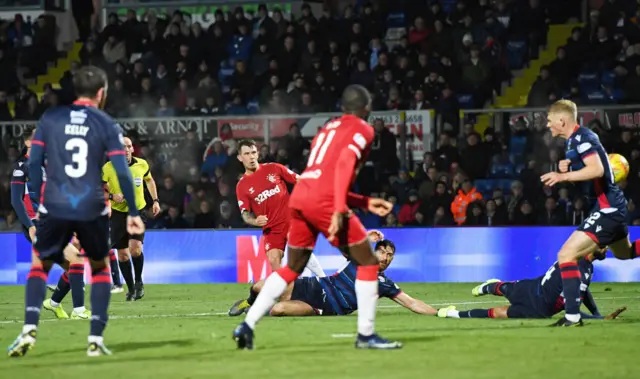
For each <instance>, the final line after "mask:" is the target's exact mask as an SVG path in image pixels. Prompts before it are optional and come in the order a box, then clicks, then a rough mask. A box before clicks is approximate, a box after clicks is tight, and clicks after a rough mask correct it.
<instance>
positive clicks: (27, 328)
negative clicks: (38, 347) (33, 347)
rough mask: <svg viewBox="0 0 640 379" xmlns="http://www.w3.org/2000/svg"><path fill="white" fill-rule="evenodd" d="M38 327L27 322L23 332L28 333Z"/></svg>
mask: <svg viewBox="0 0 640 379" xmlns="http://www.w3.org/2000/svg"><path fill="white" fill-rule="evenodd" d="M37 328H38V327H37V326H36V325H33V324H26V325H24V326H23V327H22V334H27V333H29V332H30V331H32V330H36V329H37Z"/></svg>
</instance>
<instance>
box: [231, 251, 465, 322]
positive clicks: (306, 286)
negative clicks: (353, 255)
mask: <svg viewBox="0 0 640 379" xmlns="http://www.w3.org/2000/svg"><path fill="white" fill-rule="evenodd" d="M395 250H396V247H395V245H394V244H393V242H391V241H389V240H380V241H378V242H377V243H376V246H375V254H376V256H377V257H378V260H379V261H380V271H379V272H378V293H379V294H380V297H387V298H389V299H391V300H393V301H395V302H396V303H398V304H400V305H402V306H403V307H405V308H407V309H409V310H411V311H413V312H415V313H419V314H423V315H431V316H433V315H436V314H437V313H438V311H437V310H436V309H435V308H433V307H431V306H430V305H427V304H425V303H424V302H422V301H420V300H417V299H414V298H412V297H411V296H409V295H407V294H406V293H404V292H402V290H400V288H399V287H398V286H397V285H396V284H395V283H394V282H393V281H392V280H391V279H389V278H387V277H386V276H385V275H384V270H386V269H387V268H388V267H389V265H390V264H391V262H392V261H393V257H394V255H395ZM356 268H357V265H356V264H355V263H354V262H351V261H349V262H347V264H346V265H345V266H344V268H342V269H341V270H339V271H338V272H336V273H335V274H334V275H332V276H328V277H324V278H318V277H309V278H298V279H296V280H295V281H294V282H293V283H290V284H289V285H288V286H287V289H286V290H285V292H284V293H283V295H282V297H280V301H279V302H278V303H276V304H275V305H274V306H273V307H272V308H271V311H270V312H269V314H270V315H271V316H315V315H323V316H335V315H339V316H341V315H348V314H350V313H353V312H354V311H356V310H357V309H358V306H357V302H356V295H355V285H354V283H355V277H356ZM263 284H264V280H261V281H259V282H257V283H255V284H254V285H252V286H251V290H250V294H249V299H247V301H248V302H249V303H251V304H252V303H253V302H254V301H255V299H256V297H257V296H258V293H260V290H261V289H262V286H263ZM236 304H237V303H236ZM450 309H455V308H453V307H450ZM240 314H242V310H238V309H237V307H236V306H235V305H234V307H232V308H231V310H230V311H229V315H230V316H238V315H240Z"/></svg>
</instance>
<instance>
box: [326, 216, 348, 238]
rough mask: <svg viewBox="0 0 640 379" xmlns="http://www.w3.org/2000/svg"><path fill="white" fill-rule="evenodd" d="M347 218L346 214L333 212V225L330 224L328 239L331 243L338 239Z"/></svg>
mask: <svg viewBox="0 0 640 379" xmlns="http://www.w3.org/2000/svg"><path fill="white" fill-rule="evenodd" d="M345 218H347V216H346V214H345V213H342V212H333V215H331V224H329V230H328V232H329V237H328V238H327V239H328V240H329V241H333V240H334V239H335V238H336V234H338V233H339V232H340V231H341V230H342V227H343V226H344V219H345Z"/></svg>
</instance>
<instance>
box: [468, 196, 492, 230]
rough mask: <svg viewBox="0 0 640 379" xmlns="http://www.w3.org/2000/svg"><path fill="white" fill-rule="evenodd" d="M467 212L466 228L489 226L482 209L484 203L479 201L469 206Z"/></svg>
mask: <svg viewBox="0 0 640 379" xmlns="http://www.w3.org/2000/svg"><path fill="white" fill-rule="evenodd" d="M468 209H470V212H469V211H467V213H468V215H467V218H466V219H465V220H464V224H463V225H464V226H485V225H487V222H488V221H487V217H486V216H485V214H484V210H483V209H482V203H481V202H479V201H474V202H473V203H471V204H469V207H468Z"/></svg>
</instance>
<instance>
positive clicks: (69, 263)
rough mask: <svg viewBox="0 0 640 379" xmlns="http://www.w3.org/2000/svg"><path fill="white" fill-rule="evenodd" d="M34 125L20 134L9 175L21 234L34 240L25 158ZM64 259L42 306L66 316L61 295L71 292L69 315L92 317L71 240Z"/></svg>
mask: <svg viewBox="0 0 640 379" xmlns="http://www.w3.org/2000/svg"><path fill="white" fill-rule="evenodd" d="M34 133H35V127H27V128H25V130H24V132H23V134H22V137H23V140H24V144H25V147H26V151H25V152H24V154H23V155H22V156H21V157H20V158H18V159H17V160H16V164H15V166H14V168H13V174H12V178H11V205H12V206H13V209H14V210H15V212H16V215H17V216H18V219H19V220H20V223H22V227H23V228H24V235H25V237H26V238H27V239H28V240H29V242H33V240H34V239H35V236H36V224H37V222H38V220H36V209H38V203H37V202H36V201H37V199H33V200H32V199H31V196H32V194H35V191H33V190H32V188H31V183H30V182H29V167H28V165H27V160H28V158H29V153H30V152H31V141H32V139H33V134H34ZM63 253H64V257H65V260H66V261H65V262H63V265H64V268H65V272H64V273H63V274H62V275H61V276H60V280H59V281H58V285H57V286H56V287H54V289H53V295H52V296H51V299H47V300H45V301H44V303H43V304H42V306H43V307H44V309H46V310H48V311H51V312H53V314H54V315H55V316H56V317H57V318H59V319H67V318H69V315H68V314H67V312H65V310H64V308H62V307H61V306H60V303H61V302H62V299H64V297H65V296H66V295H67V294H68V293H69V291H70V290H71V292H72V301H73V312H72V313H71V319H74V320H77V319H85V320H88V319H89V317H91V312H90V311H89V310H87V309H86V308H85V306H84V261H83V259H82V257H81V256H80V252H79V251H78V249H77V248H76V247H75V246H73V245H72V244H67V246H65V248H64V252H63Z"/></svg>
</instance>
